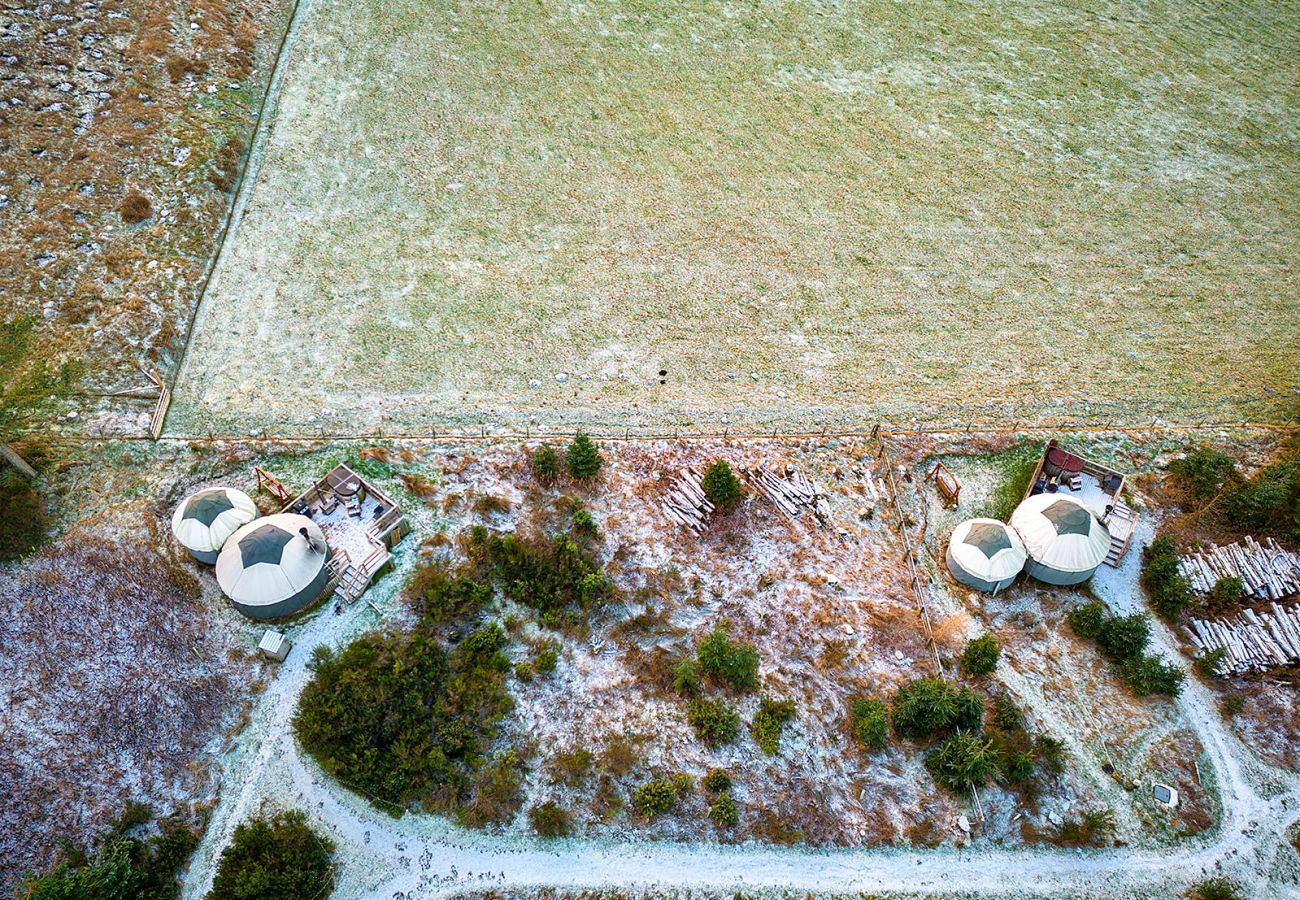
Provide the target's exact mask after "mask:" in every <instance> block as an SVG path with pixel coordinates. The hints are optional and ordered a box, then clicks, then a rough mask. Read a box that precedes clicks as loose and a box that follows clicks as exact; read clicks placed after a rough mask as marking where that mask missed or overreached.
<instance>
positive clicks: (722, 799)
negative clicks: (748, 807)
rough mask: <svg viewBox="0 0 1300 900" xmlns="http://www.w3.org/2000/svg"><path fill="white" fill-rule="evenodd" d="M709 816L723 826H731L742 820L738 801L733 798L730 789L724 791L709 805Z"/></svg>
mask: <svg viewBox="0 0 1300 900" xmlns="http://www.w3.org/2000/svg"><path fill="white" fill-rule="evenodd" d="M709 818H710V819H712V820H713V821H714V822H715V823H717V824H718V825H720V826H722V827H723V828H730V827H731V826H732V825H735V824H736V823H737V822H739V821H740V812H739V811H738V810H737V809H736V801H735V800H733V799H731V793H730V792H729V791H722V792H721V793H719V794H718V796H717V799H715V800H714V801H713V803H712V804H711V805H710V806H709Z"/></svg>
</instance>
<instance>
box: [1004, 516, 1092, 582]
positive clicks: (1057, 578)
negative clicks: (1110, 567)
mask: <svg viewBox="0 0 1300 900" xmlns="http://www.w3.org/2000/svg"><path fill="white" fill-rule="evenodd" d="M1011 527H1012V528H1014V529H1015V530H1016V533H1017V534H1019V535H1020V540H1022V541H1023V542H1024V544H1025V550H1026V552H1028V553H1029V562H1027V563H1026V564H1025V571H1027V572H1028V573H1029V574H1030V575H1032V576H1034V577H1035V578H1037V579H1038V580H1039V581H1045V582H1047V583H1048V584H1078V583H1079V582H1081V581H1086V580H1087V579H1088V578H1090V577H1091V576H1092V573H1093V572H1095V571H1096V570H1097V567H1098V566H1099V565H1101V563H1102V560H1104V559H1105V558H1106V554H1108V553H1109V552H1110V531H1109V529H1107V528H1106V526H1105V525H1103V524H1102V523H1101V522H1099V521H1098V520H1097V517H1096V516H1094V515H1093V514H1092V513H1091V512H1090V511H1089V510H1088V508H1087V507H1086V506H1084V505H1083V504H1082V503H1080V502H1079V501H1078V500H1074V499H1072V498H1070V497H1067V496H1064V495H1063V494H1051V493H1043V494H1035V495H1034V496H1032V497H1029V498H1027V499H1026V500H1025V501H1024V502H1023V503H1021V504H1020V505H1019V506H1017V507H1016V511H1015V512H1013V513H1012V514H1011Z"/></svg>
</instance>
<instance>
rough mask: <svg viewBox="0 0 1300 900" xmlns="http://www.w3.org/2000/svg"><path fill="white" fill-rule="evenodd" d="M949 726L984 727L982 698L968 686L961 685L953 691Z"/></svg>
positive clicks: (970, 728)
mask: <svg viewBox="0 0 1300 900" xmlns="http://www.w3.org/2000/svg"><path fill="white" fill-rule="evenodd" d="M952 700H953V710H952V721H951V722H950V723H949V727H951V728H961V729H963V730H965V731H979V730H980V729H981V728H983V727H984V700H983V699H982V698H981V697H980V695H979V694H977V693H975V692H974V691H972V690H971V689H970V688H968V687H965V686H962V687H959V688H957V689H956V690H954V691H953V694H952Z"/></svg>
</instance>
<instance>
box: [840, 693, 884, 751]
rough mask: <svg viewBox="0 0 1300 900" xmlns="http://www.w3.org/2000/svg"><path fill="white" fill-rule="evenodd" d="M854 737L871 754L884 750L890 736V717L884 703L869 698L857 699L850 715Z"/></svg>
mask: <svg viewBox="0 0 1300 900" xmlns="http://www.w3.org/2000/svg"><path fill="white" fill-rule="evenodd" d="M849 718H850V721H851V724H852V726H853V736H854V737H856V738H857V739H858V743H859V744H861V745H862V746H863V747H865V748H866V749H867V750H868V751H870V752H875V751H877V750H883V749H884V747H885V740H886V738H887V737H888V736H889V716H888V712H887V711H886V709H885V704H884V702H882V701H880V700H876V699H875V698H869V697H857V698H855V699H854V700H853V706H852V709H851V711H850V713H849Z"/></svg>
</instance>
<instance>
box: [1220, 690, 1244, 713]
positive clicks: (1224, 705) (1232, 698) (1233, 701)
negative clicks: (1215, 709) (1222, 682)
mask: <svg viewBox="0 0 1300 900" xmlns="http://www.w3.org/2000/svg"><path fill="white" fill-rule="evenodd" d="M1245 708H1246V698H1245V697H1243V696H1242V695H1241V694H1229V695H1228V696H1226V697H1224V698H1223V700H1222V701H1220V703H1219V712H1220V713H1221V714H1222V715H1223V717H1224V718H1225V719H1233V718H1235V717H1237V716H1239V715H1240V714H1241V712H1242V710H1244V709H1245Z"/></svg>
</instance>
